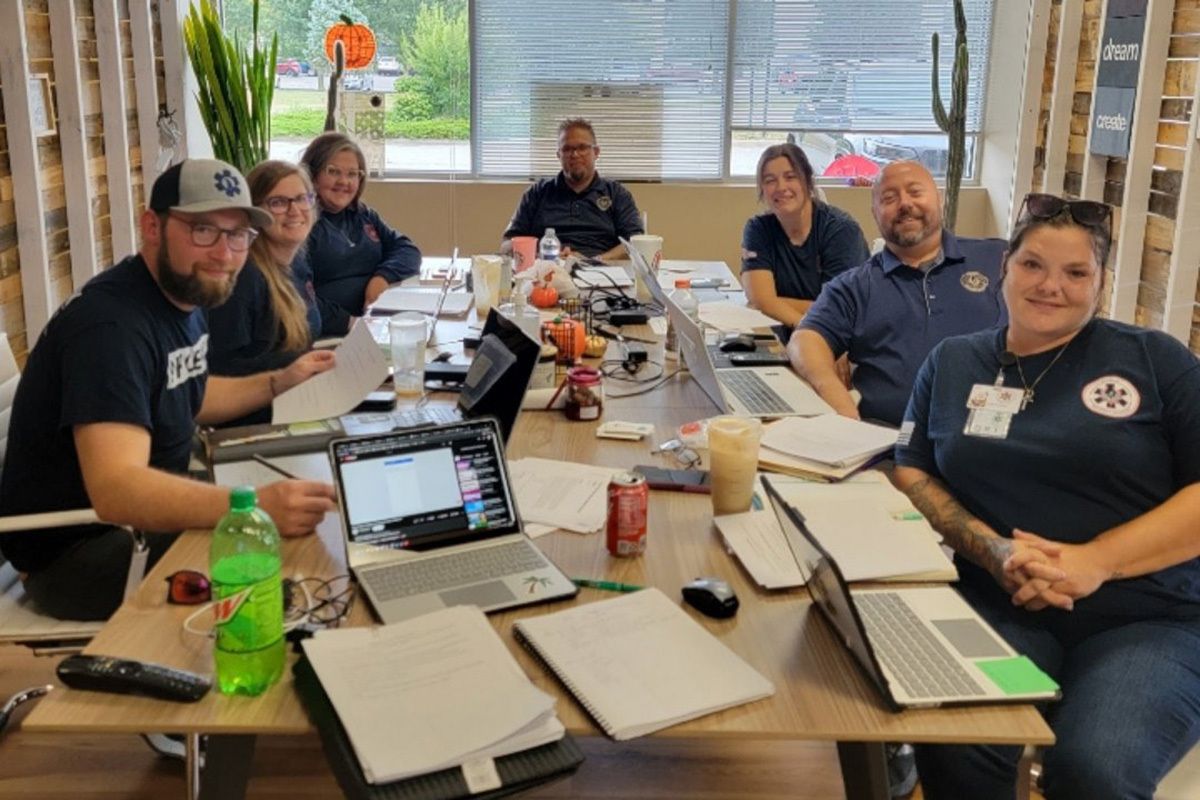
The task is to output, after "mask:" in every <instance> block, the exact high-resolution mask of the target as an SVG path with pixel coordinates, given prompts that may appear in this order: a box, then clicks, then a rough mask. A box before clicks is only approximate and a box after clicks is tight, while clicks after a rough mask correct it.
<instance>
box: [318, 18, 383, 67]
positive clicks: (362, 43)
mask: <svg viewBox="0 0 1200 800" xmlns="http://www.w3.org/2000/svg"><path fill="white" fill-rule="evenodd" d="M335 42H341V43H342V49H343V50H345V52H346V69H362V68H363V67H365V66H368V65H369V64H370V63H371V60H372V59H373V58H375V34H374V33H373V32H372V31H371V29H370V28H368V27H367V26H366V25H362V24H360V23H357V22H352V21H351V20H350V18H349V17H348V16H346V15H345V14H343V15H342V17H341V22H335V23H334V24H333V25H331V26H330V27H329V30H327V31H325V55H326V57H328V59H329V61H330V63H333V60H334V55H333V46H334V43H335Z"/></svg>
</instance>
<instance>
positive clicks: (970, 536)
mask: <svg viewBox="0 0 1200 800" xmlns="http://www.w3.org/2000/svg"><path fill="white" fill-rule="evenodd" d="M905 494H906V495H908V499H909V500H911V501H912V504H913V505H914V506H916V508H917V510H918V511H920V512H921V513H922V514H923V515H924V516H925V518H926V519H927V520H929V524H930V525H932V526H933V528H934V530H936V531H937V532H938V533H940V534H942V536H943V537H944V538H945V540H946V544H948V545H950V547H952V548H953V549H954V551H955V552H956V553H959V554H961V555H962V556H964V557H965V558H967V559H968V560H970V561H971V562H973V563H975V564H977V565H979V566H981V567H983V568H984V569H986V570H987V571H988V572H990V573H991V574H992V575H993V576H995V577H996V579H997V580H1000V578H1001V576H1002V573H1003V565H1004V560H1005V559H1006V558H1008V556H1009V554H1011V553H1012V542H1011V541H1010V540H1008V539H1005V538H1003V537H1001V536H997V535H996V532H995V531H993V530H992V529H991V528H989V527H988V526H987V525H985V524H984V523H983V521H982V520H980V519H979V518H978V517H976V516H975V515H974V514H972V513H971V512H969V511H967V509H965V508H963V507H962V505H961V504H960V503H959V502H958V501H957V500H955V499H954V496H953V495H951V494H950V492H949V490H947V489H946V487H945V486H943V485H942V484H941V482H940V481H937V480H936V479H934V478H931V477H924V478H921V479H920V480H919V481H917V482H916V483H914V484H913V485H912V486H910V487H908V489H907V490H905Z"/></svg>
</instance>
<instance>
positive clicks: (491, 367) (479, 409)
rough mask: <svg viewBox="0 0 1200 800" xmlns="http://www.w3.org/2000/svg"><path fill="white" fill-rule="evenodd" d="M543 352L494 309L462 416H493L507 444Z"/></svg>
mask: <svg viewBox="0 0 1200 800" xmlns="http://www.w3.org/2000/svg"><path fill="white" fill-rule="evenodd" d="M541 351H542V344H541V342H538V341H536V340H535V339H533V338H532V337H530V336H529V334H527V333H526V332H525V331H524V330H523V329H522V328H521V327H520V326H519V325H517V324H516V323H515V322H513V321H512V320H511V319H509V318H508V317H506V316H504V315H503V314H501V313H499V312H498V311H497V310H496V309H494V308H493V309H492V310H491V311H490V312H489V313H488V317H487V320H486V321H485V322H484V324H483V334H482V335H481V336H480V343H479V348H478V349H477V350H476V351H475V358H473V359H472V360H471V367H470V369H469V370H468V372H467V377H466V379H465V380H464V381H463V387H462V393H461V394H460V395H459V398H458V407H459V409H460V410H461V411H462V414H463V416H464V417H466V418H468V419H474V418H476V417H482V416H486V415H491V416H494V417H495V418H496V420H497V421H498V422H499V423H500V433H501V435H502V436H503V437H504V441H508V437H509V436H511V435H512V429H513V425H515V424H516V422H517V416H518V415H519V414H520V413H521V402H522V401H523V400H524V399H525V391H526V390H527V389H528V388H529V380H530V379H531V378H532V377H533V370H534V369H535V368H536V367H537V361H538V357H539V356H540V355H541Z"/></svg>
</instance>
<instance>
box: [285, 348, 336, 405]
mask: <svg viewBox="0 0 1200 800" xmlns="http://www.w3.org/2000/svg"><path fill="white" fill-rule="evenodd" d="M335 363H336V358H335V356H334V354H333V351H332V350H312V351H310V352H308V353H305V354H304V355H302V356H300V357H299V358H297V359H296V360H295V361H293V362H292V363H291V364H290V365H288V366H287V367H286V368H284V369H281V370H279V371H278V372H276V373H275V376H274V377H275V379H274V380H273V381H272V382H271V389H272V390H273V391H274V394H276V395H280V394H283V393H284V392H286V391H287V390H288V389H291V388H292V387H293V386H297V385H299V384H301V383H304V382H305V381H306V380H308V379H309V378H311V377H312V376H313V375H319V374H320V373H322V372H324V371H325V370H328V369H333V367H334V364H335Z"/></svg>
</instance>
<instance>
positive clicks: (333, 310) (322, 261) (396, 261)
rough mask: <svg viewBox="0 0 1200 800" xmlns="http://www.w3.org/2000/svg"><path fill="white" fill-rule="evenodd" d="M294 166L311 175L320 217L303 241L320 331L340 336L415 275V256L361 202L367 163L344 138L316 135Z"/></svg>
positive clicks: (414, 248)
mask: <svg viewBox="0 0 1200 800" xmlns="http://www.w3.org/2000/svg"><path fill="white" fill-rule="evenodd" d="M300 163H301V164H303V165H304V166H306V167H308V171H309V174H311V175H312V176H313V183H314V185H315V186H316V191H317V201H318V202H319V203H320V205H321V218H320V220H319V221H318V223H317V224H316V226H314V227H313V231H312V234H310V235H309V240H308V256H309V263H311V264H312V269H313V279H314V283H315V286H316V291H317V299H318V301H319V303H320V307H321V330H322V333H323V334H324V335H326V336H342V335H344V334H345V333H346V332H347V331H348V330H350V323H351V321H352V320H353V318H354V317H359V316H362V313H363V309H364V308H365V307H366V306H368V305H370V304H371V303H373V302H375V298H377V297H379V295H380V294H382V293H383V290H384V289H386V288H387V286H388V284H390V283H397V282H398V281H402V280H404V279H405V278H407V277H410V276H412V275H416V274H417V273H418V272H419V271H420V268H421V251H420V250H418V249H417V246H416V245H415V244H413V242H412V240H411V239H409V238H408V237H407V236H404V235H403V234H400V233H397V232H396V231H394V230H392V228H391V227H389V226H388V224H387V223H386V222H384V221H383V219H382V218H381V217H380V216H379V214H378V213H376V212H375V211H374V210H372V209H370V208H368V207H367V205H366V203H364V202H362V193H363V189H364V188H365V187H366V183H367V161H366V159H365V158H364V157H363V154H362V150H360V149H359V147H358V145H357V144H355V142H354V140H353V139H351V138H350V137H349V136H346V135H345V134H344V133H337V132H329V133H323V134H321V135H320V136H318V137H317V138H316V139H313V140H312V142H311V143H310V144H309V145H308V148H307V149H306V150H305V151H304V155H302V156H301V157H300Z"/></svg>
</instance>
